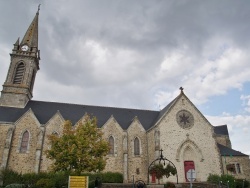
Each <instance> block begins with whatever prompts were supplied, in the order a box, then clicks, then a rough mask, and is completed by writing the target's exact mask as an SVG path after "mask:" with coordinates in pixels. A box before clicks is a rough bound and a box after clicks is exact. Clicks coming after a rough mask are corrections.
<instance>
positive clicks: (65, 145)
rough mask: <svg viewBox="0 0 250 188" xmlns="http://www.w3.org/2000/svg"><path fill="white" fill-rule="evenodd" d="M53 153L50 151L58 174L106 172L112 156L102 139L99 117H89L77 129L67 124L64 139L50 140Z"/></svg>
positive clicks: (50, 138) (68, 122) (67, 122)
mask: <svg viewBox="0 0 250 188" xmlns="http://www.w3.org/2000/svg"><path fill="white" fill-rule="evenodd" d="M48 139H49V141H50V144H51V149H49V150H47V151H46V155H47V157H48V158H49V159H52V160H54V163H53V166H52V169H53V170H54V171H73V172H76V173H77V174H81V173H82V172H97V171H102V170H103V169H104V168H105V165H106V159H105V158H104V156H106V155H107V154H108V151H109V145H108V142H107V141H105V140H103V139H102V132H101V130H100V129H98V128H97V119H96V117H90V116H89V115H86V117H85V119H84V123H80V124H79V125H77V126H76V127H73V126H72V123H71V122H70V121H66V122H65V124H64V128H63V134H62V136H61V137H59V136H58V135H55V134H52V135H50V136H49V138H48Z"/></svg>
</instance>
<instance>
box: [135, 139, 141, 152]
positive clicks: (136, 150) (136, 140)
mask: <svg viewBox="0 0 250 188" xmlns="http://www.w3.org/2000/svg"><path fill="white" fill-rule="evenodd" d="M134 155H140V141H139V139H138V138H137V137H136V138H135V140H134Z"/></svg>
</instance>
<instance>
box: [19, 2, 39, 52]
mask: <svg viewBox="0 0 250 188" xmlns="http://www.w3.org/2000/svg"><path fill="white" fill-rule="evenodd" d="M39 10H40V8H39V7H38V10H37V12H36V15H35V17H34V19H33V21H32V22H31V24H30V26H29V28H28V30H27V31H26V33H25V35H24V37H23V40H22V42H21V43H20V45H24V44H27V45H28V46H29V47H36V48H38V16H39Z"/></svg>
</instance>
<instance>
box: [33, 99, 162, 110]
mask: <svg viewBox="0 0 250 188" xmlns="http://www.w3.org/2000/svg"><path fill="white" fill-rule="evenodd" d="M29 102H43V103H55V104H68V105H75V106H88V107H101V108H114V109H123V110H137V111H148V112H160V111H157V110H147V109H139V108H125V107H115V106H99V105H88V104H76V103H66V102H55V101H39V100H30V101H29Z"/></svg>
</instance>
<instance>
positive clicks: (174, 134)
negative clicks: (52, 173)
mask: <svg viewBox="0 0 250 188" xmlns="http://www.w3.org/2000/svg"><path fill="white" fill-rule="evenodd" d="M38 17H39V12H37V13H36V15H35V17H34V19H33V21H32V22H31V24H30V26H29V27H28V29H27V31H26V33H25V35H24V37H23V39H22V40H21V41H19V39H18V40H17V41H16V43H15V44H14V47H13V50H12V53H11V54H10V57H11V58H10V66H9V70H8V73H7V77H6V81H5V82H4V84H3V89H2V91H1V98H0V167H1V168H3V169H5V168H9V169H12V170H14V171H17V172H21V173H28V172H36V173H38V172H44V171H49V170H50V165H51V164H52V161H51V160H49V159H48V158H46V156H45V154H44V151H45V150H47V149H49V147H50V146H49V142H48V137H47V136H48V135H50V134H58V135H59V136H60V135H61V134H62V128H63V124H64V122H65V120H71V121H72V123H73V124H74V125H76V124H78V123H79V122H81V121H83V119H84V116H85V115H86V113H88V114H93V115H94V116H96V117H97V119H98V127H99V128H100V129H101V130H102V131H103V138H104V139H106V140H107V141H108V142H109V143H110V152H109V154H108V156H107V157H106V158H107V165H106V168H105V171H112V172H120V173H122V174H123V177H124V182H131V181H132V180H133V179H134V180H144V181H147V180H148V167H149V165H150V163H151V162H152V161H154V160H155V159H156V158H157V157H159V154H160V150H161V149H162V150H163V153H162V154H163V155H164V157H166V158H167V159H168V160H170V161H171V162H172V163H173V164H174V165H175V167H176V169H177V173H178V179H179V182H186V181H187V179H186V172H187V171H188V170H189V169H194V170H195V172H196V181H206V179H207V177H208V175H209V174H219V175H220V174H232V175H233V176H235V177H236V178H242V179H245V178H246V179H248V180H249V179H250V160H249V156H248V155H245V154H243V153H241V152H239V151H236V150H233V149H232V148H231V142H230V138H229V134H228V130H227V126H226V125H221V126H213V125H211V123H210V122H209V121H208V120H207V119H206V118H205V117H204V115H203V114H202V113H201V112H200V111H199V110H198V109H197V108H196V107H195V105H194V104H193V103H192V102H191V101H190V100H189V98H188V97H187V96H186V95H185V93H184V91H183V88H180V94H179V95H178V96H177V97H176V98H175V99H173V101H171V102H170V103H169V104H168V105H167V106H166V107H165V108H164V109H162V110H160V111H150V110H138V109H127V108H113V107H100V106H89V105H80V104H68V103H56V102H45V101H34V100H32V96H33V86H34V83H35V77H36V73H37V71H38V70H39V60H40V51H39V49H38ZM6 55H7V54H6ZM153 181H154V177H152V176H149V182H153ZM164 181H166V180H164ZM168 181H176V177H175V176H173V177H170V178H169V180H168Z"/></svg>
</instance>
